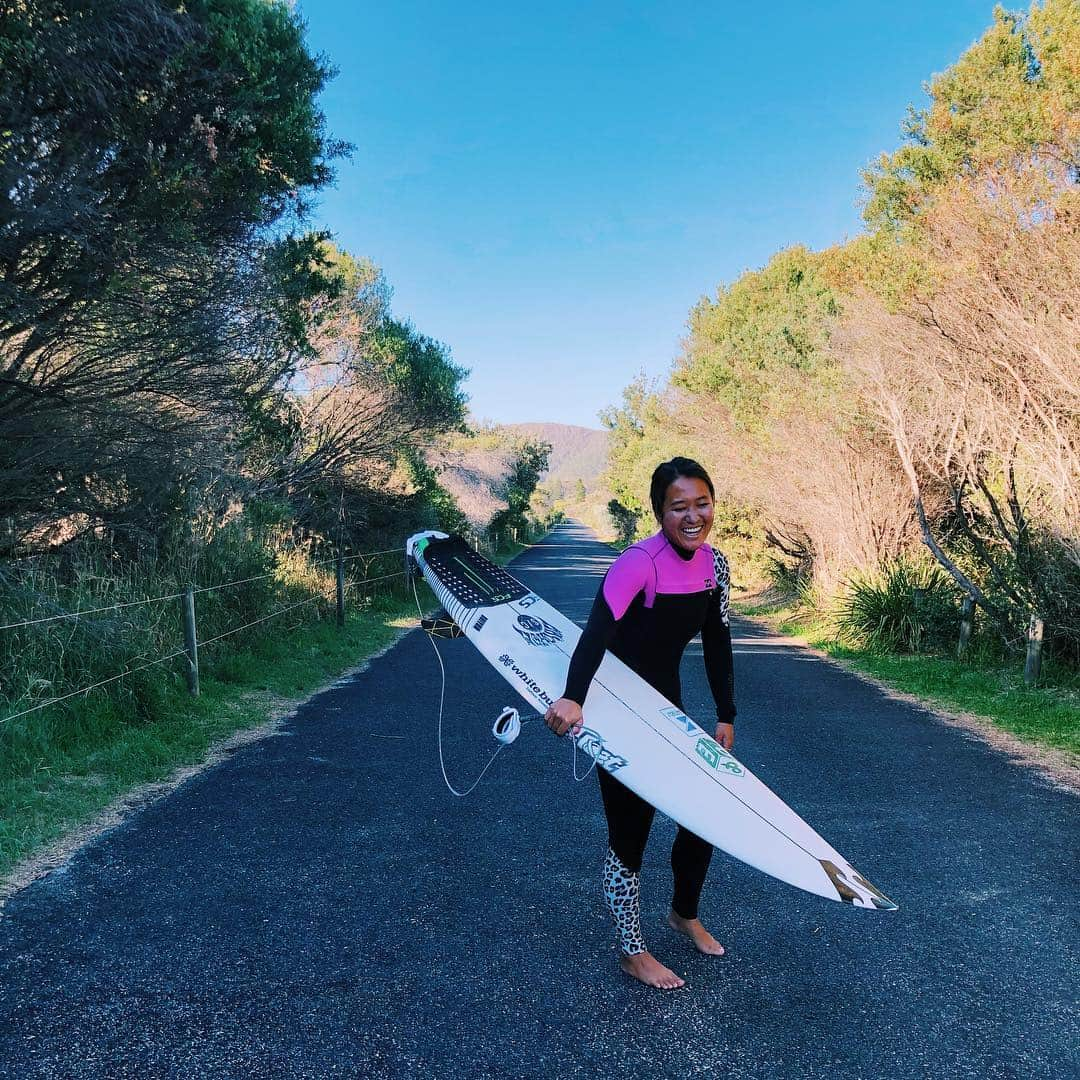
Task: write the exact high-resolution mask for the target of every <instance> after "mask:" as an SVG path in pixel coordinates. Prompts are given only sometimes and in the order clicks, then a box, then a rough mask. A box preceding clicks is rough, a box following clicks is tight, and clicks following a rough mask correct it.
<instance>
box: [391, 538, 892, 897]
mask: <svg viewBox="0 0 1080 1080" xmlns="http://www.w3.org/2000/svg"><path fill="white" fill-rule="evenodd" d="M406 555H407V558H408V559H409V560H410V565H411V566H415V568H416V570H417V571H418V572H419V573H420V574H422V575H423V578H424V580H425V581H426V582H427V583H428V585H429V586H430V587H431V590H432V591H433V592H434V593H435V596H436V597H437V598H438V600H439V603H441V604H442V606H443V608H444V609H445V610H446V613H447V614H448V615H449V616H450V618H451V619H452V620H453V621H454V622H455V623H456V624H457V626H458V627H460V628H461V631H462V632H463V634H464V636H465V637H467V638H468V639H469V641H470V642H472V644H473V645H475V646H476V648H477V649H479V651H480V652H481V653H482V654H483V656H484V657H485V659H487V661H488V662H489V663H490V664H491V665H492V667H494V669H495V670H496V671H497V672H498V673H499V674H500V675H501V676H502V677H503V678H504V679H505V680H506V681H507V682H508V683H509V684H510V685H511V686H512V687H513V688H514V689H515V690H516V691H517V692H518V694H519V695H520V696H521V697H522V698H524V699H525V701H527V702H528V703H529V704H530V705H531V706H533V707H534V708H535V709H536V710H537V711H538V712H540V713H543V712H544V711H545V710H546V709H547V708H548V706H549V705H551V704H552V703H553V702H554V701H555V700H556V699H558V698H559V697H560V696H561V695H562V691H563V688H564V686H565V684H566V672H567V669H568V667H569V664H570V657H571V656H572V655H573V652H574V647H575V646H576V645H577V642H578V639H579V638H580V636H581V630H580V629H579V628H578V627H577V625H576V624H574V623H573V622H571V621H570V620H569V619H567V618H566V617H565V616H564V615H563V614H562V613H561V612H559V611H557V610H556V609H555V608H554V607H552V606H551V605H550V604H549V603H547V602H546V601H545V600H544V599H543V598H542V597H540V596H538V595H537V594H536V593H535V592H533V591H532V590H531V589H529V588H527V587H526V586H525V585H523V584H522V583H521V582H520V581H518V580H517V579H516V578H515V577H513V575H511V574H510V573H509V572H507V571H506V570H505V569H503V568H502V567H499V566H496V565H495V564H494V563H492V562H491V561H490V560H488V559H486V558H484V556H482V555H480V554H479V553H478V552H476V551H474V550H473V549H472V548H471V547H469V545H468V544H467V543H466V542H465V541H464V540H463V539H462V538H461V537H459V536H448V535H447V534H445V533H439V532H430V531H429V532H423V533H417V534H416V535H415V536H412V537H410V538H409V540H408V541H407V542H406ZM582 713H583V717H584V726H583V727H582V729H581V731H580V732H579V733H578V734H577V736H576V737H575V736H570V737H571V738H575V741H576V743H577V746H578V749H579V750H581V751H583V752H584V753H585V754H587V755H588V756H589V757H591V758H592V759H593V760H595V762H596V765H597V767H598V768H601V769H606V770H607V771H608V772H609V773H612V774H613V775H615V776H617V777H618V779H619V780H620V781H621V782H622V783H624V784H625V785H626V786H627V787H628V788H630V789H631V790H632V791H635V792H636V793H637V794H638V795H640V796H641V797H642V798H643V799H645V800H646V801H648V802H649V803H651V804H652V805H653V806H655V807H656V808H657V809H658V810H660V811H661V812H662V813H664V814H666V815H667V816H668V817H669V818H671V819H672V820H674V821H676V822H678V823H679V824H680V825H683V826H684V827H685V828H687V829H689V830H690V831H691V832H693V833H696V834H697V835H698V836H700V837H702V838H703V839H705V840H707V841H708V842H709V843H710V844H712V845H713V846H714V847H718V848H720V849H721V850H722V851H725V852H727V853H728V854H729V855H732V856H734V857H735V858H736V859H740V860H741V861H742V862H745V863H747V864H749V865H750V866H753V867H756V868H757V869H758V870H762V871H764V872H765V873H766V874H771V875H772V876H773V877H775V878H778V879H779V880H781V881H785V882H787V883H788V884H789V885H794V886H796V887H797V888H800V889H804V890H806V891H807V892H810V893H814V894H816V895H818V896H823V897H825V898H826V899H829V900H838V901H842V902H843V903H847V904H851V905H853V906H854V907H858V908H866V909H869V910H876V911H895V910H896V904H894V903H893V902H892V901H891V900H890V899H888V897H886V896H885V895H884V894H883V893H881V892H880V891H879V890H878V889H876V888H875V887H874V886H873V885H871V884H870V882H869V881H867V880H866V878H864V877H863V876H862V875H861V874H860V873H859V872H858V871H857V870H855V868H854V867H853V866H851V864H850V863H848V862H847V860H846V859H844V857H843V856H842V855H840V854H839V852H837V851H836V850H835V849H834V848H832V847H831V846H830V845H829V844H828V843H826V841H825V840H824V839H822V837H821V836H819V835H818V834H817V833H816V832H815V831H814V830H813V829H812V828H811V827H810V826H809V825H808V824H807V823H806V822H805V821H803V819H802V818H801V817H799V815H798V814H797V813H795V811H794V810H792V809H791V807H790V806H788V805H787V804H786V803H785V802H784V801H783V800H782V799H781V798H780V797H779V796H777V795H776V794H774V793H773V792H772V791H771V790H770V789H769V788H768V787H767V786H766V785H765V784H763V783H762V782H761V781H760V780H759V779H758V778H757V777H756V776H754V775H753V773H752V772H751V771H750V770H749V769H748V768H747V767H746V766H745V765H744V764H742V762H740V761H739V760H738V759H737V758H736V757H735V756H734V755H733V754H731V753H729V752H728V751H727V750H725V749H724V748H723V747H722V746H721V745H720V744H719V743H718V742H716V740H715V739H713V738H712V737H711V736H710V735H709V734H708V732H706V731H705V730H704V729H703V728H702V727H700V726H699V725H698V724H697V723H695V722H694V720H692V719H691V718H690V717H689V716H687V715H686V713H684V712H683V711H682V710H681V709H678V708H676V706H675V705H673V704H672V703H671V702H670V701H668V700H667V699H666V698H664V696H663V695H662V694H660V693H659V692H658V691H656V690H654V689H653V688H652V687H651V686H649V684H648V683H647V682H645V680H644V679H642V678H641V677H640V676H639V675H637V674H636V673H635V672H633V671H631V670H630V668H628V667H627V666H626V665H625V664H624V663H623V662H622V661H621V660H619V659H618V658H616V657H615V656H612V655H611V653H607V654H605V656H604V660H603V662H602V663H601V665H600V668H599V670H598V671H597V673H596V677H595V678H594V679H593V682H592V685H591V686H590V688H589V693H588V696H587V697H586V699H585V703H584V705H583V707H582Z"/></svg>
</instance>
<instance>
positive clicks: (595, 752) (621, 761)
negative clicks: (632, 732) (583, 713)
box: [575, 727, 630, 773]
mask: <svg viewBox="0 0 1080 1080" xmlns="http://www.w3.org/2000/svg"><path fill="white" fill-rule="evenodd" d="M575 741H576V742H577V744H578V749H579V750H584V751H585V753H586V754H588V755H589V757H591V758H595V759H596V764H597V765H599V766H600V768H601V769H606V770H607V771H608V772H610V773H613V772H618V771H619V769H621V768H623V767H624V766H626V765H629V764H630V762H628V761H627V760H626V758H624V757H622V755H620V754H615V753H612V751H610V750H609V749H608V748H607V747H606V746H605V745H604V740H603V738H602V737H601V736H600V734H599V733H598V732H595V731H593V729H592V728H587V727H583V728H582V729H581V731H580V732H579V733H578V736H577V738H576V740H575Z"/></svg>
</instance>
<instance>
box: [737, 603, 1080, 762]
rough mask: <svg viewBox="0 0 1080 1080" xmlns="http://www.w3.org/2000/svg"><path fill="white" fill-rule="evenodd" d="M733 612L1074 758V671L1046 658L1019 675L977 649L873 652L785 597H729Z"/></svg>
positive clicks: (1077, 731) (1079, 698)
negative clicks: (1037, 674)
mask: <svg viewBox="0 0 1080 1080" xmlns="http://www.w3.org/2000/svg"><path fill="white" fill-rule="evenodd" d="M732 608H733V609H734V610H735V611H736V612H738V613H739V614H740V615H747V616H756V617H759V618H763V619H765V620H766V621H767V622H768V623H769V625H770V626H771V627H772V628H773V629H774V630H776V631H779V632H780V633H784V634H791V635H796V636H799V637H802V638H804V639H805V640H806V641H807V642H808V643H809V644H810V645H812V646H813V647H814V648H816V649H820V650H821V651H822V652H824V653H826V654H827V655H829V656H831V657H834V658H835V659H837V660H840V661H842V662H843V663H845V664H846V665H849V666H850V667H851V668H853V669H854V670H855V671H860V672H863V673H864V674H867V675H870V676H871V677H873V678H875V679H878V680H880V681H881V682H883V683H885V684H886V685H888V686H890V687H892V688H893V689H896V690H900V691H903V692H905V693H908V694H913V695H915V696H916V697H918V698H920V699H922V700H924V701H926V702H927V703H928V704H931V705H938V706H940V707H941V708H942V709H944V710H945V711H948V712H965V713H972V714H974V715H976V716H980V717H982V718H984V719H986V720H989V721H991V722H992V723H993V724H995V725H996V726H998V727H1000V728H1001V729H1002V730H1003V731H1007V732H1009V733H1010V734H1012V735H1016V736H1017V737H1019V738H1021V739H1025V740H1027V741H1028V742H1031V743H1036V744H1038V745H1041V746H1048V747H1052V748H1054V749H1056V750H1064V751H1067V752H1069V753H1071V754H1075V755H1077V756H1078V757H1077V760H1078V763H1080V674H1078V673H1077V672H1075V671H1070V670H1067V669H1065V668H1062V667H1061V666H1059V665H1054V664H1053V663H1051V662H1047V663H1045V664H1044V666H1043V673H1042V676H1041V678H1040V679H1039V682H1038V683H1037V684H1036V685H1035V686H1033V687H1029V686H1026V685H1025V683H1024V673H1023V660H1022V659H1020V660H1005V661H1002V659H1001V658H1000V657H998V656H995V655H993V654H989V653H987V652H986V651H980V649H979V648H978V645H977V642H973V646H974V647H973V648H972V650H971V653H970V656H969V657H968V658H965V659H963V660H959V659H957V658H956V657H954V656H949V655H945V654H935V653H914V654H898V653H881V652H874V651H872V650H870V649H857V648H852V647H850V646H848V645H845V644H843V643H841V642H839V641H837V639H836V637H835V634H834V632H833V628H832V626H831V623H830V621H829V620H828V618H827V617H826V616H824V615H822V614H821V613H819V612H807V611H806V610H805V609H800V608H799V607H798V606H796V605H794V604H793V603H792V602H791V601H783V600H774V601H771V602H770V601H768V600H767V599H766V600H765V601H764V602H762V601H760V600H758V599H756V598H748V599H747V600H744V601H739V602H733V604H732Z"/></svg>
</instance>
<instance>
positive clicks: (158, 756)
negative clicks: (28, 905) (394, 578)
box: [0, 596, 416, 878]
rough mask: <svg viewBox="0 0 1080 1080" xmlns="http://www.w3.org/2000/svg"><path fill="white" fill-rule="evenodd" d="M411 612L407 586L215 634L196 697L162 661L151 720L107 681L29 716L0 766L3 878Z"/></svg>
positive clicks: (380, 639) (370, 648)
mask: <svg viewBox="0 0 1080 1080" xmlns="http://www.w3.org/2000/svg"><path fill="white" fill-rule="evenodd" d="M410 614H411V615H412V617H413V618H415V615H416V606H415V603H414V602H413V600H412V598H411V596H410V597H409V598H408V599H407V600H406V599H404V598H403V597H401V596H398V597H384V598H382V599H380V600H377V601H375V602H374V603H373V604H372V605H371V606H370V607H368V608H365V609H363V610H360V611H357V610H355V609H354V610H353V611H352V612H351V613H350V615H349V617H348V618H347V620H346V625H345V626H344V628H342V629H340V630H339V629H338V628H337V626H336V625H335V623H334V620H333V617H332V615H331V617H330V618H323V619H321V620H319V621H314V622H307V623H305V624H300V625H298V624H297V621H296V620H295V619H293V620H292V621H291V622H288V621H286V619H287V618H288V617H287V616H286V617H284V618H283V622H282V625H281V626H280V628H279V632H278V633H277V634H274V635H270V636H266V637H263V638H261V639H260V640H259V641H257V642H255V643H254V644H252V645H251V646H250V647H249V648H246V649H245V648H241V649H237V647H236V643H232V644H231V645H230V643H229V642H228V641H226V642H223V643H221V645H218V646H210V647H209V648H208V649H207V650H206V652H205V653H204V654H203V656H202V657H201V658H200V660H201V663H200V668H201V672H200V675H201V678H200V684H201V685H200V690H201V694H200V696H199V697H198V698H193V697H191V696H190V695H189V694H188V693H187V690H186V688H185V687H184V685H183V682H182V679H181V678H180V674H179V672H180V668H179V666H178V663H176V664H175V665H174V666H172V667H170V665H162V668H161V671H162V677H161V678H160V680H159V683H158V686H157V688H156V690H155V694H156V695H157V697H158V700H156V701H155V702H154V705H155V708H154V717H155V718H154V719H153V720H152V721H150V722H143V721H140V720H139V719H138V716H137V711H136V709H135V708H134V707H133V705H134V703H131V702H125V701H124V699H122V698H121V699H117V697H115V696H107V695H104V694H100V693H98V695H97V696H95V694H94V693H91V694H90V695H88V696H87V697H86V698H85V699H80V705H79V708H78V709H71V710H67V711H64V712H61V711H60V710H53V712H55V713H56V715H54V716H52V717H50V716H47V715H45V713H46V712H48V710H46V711H43V713H41V714H37V715H36V716H35V717H34V718H33V720H34V724H33V727H30V726H29V725H25V726H24V728H23V730H21V731H19V732H16V733H14V736H13V737H14V741H15V742H16V743H17V752H9V753H7V754H6V755H5V760H4V767H3V774H2V776H0V878H3V877H5V876H6V875H7V874H8V873H10V871H11V870H12V868H13V867H14V866H15V865H16V864H17V863H18V862H19V861H20V860H22V859H24V858H26V857H27V856H28V855H30V854H32V853H33V852H35V851H37V850H39V849H40V848H42V847H43V846H45V845H47V844H49V843H50V842H52V841H54V840H57V839H58V838H60V837H61V836H63V835H64V834H65V833H66V832H68V831H69V830H71V829H73V828H74V827H76V826H78V825H80V824H82V823H84V822H86V821H88V820H90V819H92V818H93V817H94V816H95V815H97V814H98V813H99V812H100V811H102V810H103V809H104V808H105V807H106V806H108V805H109V803H110V802H112V801H113V800H114V799H116V798H117V797H118V796H121V795H123V794H125V793H127V792H129V791H131V790H132V789H133V788H135V787H137V786H139V785H141V784H145V783H149V782H152V781H159V780H163V779H165V778H167V777H168V776H169V775H170V774H172V773H173V772H174V771H175V770H176V769H177V768H179V767H181V766H185V765H195V764H198V763H200V762H202V761H203V760H205V758H206V756H207V754H208V752H209V751H210V749H211V747H212V746H213V745H214V744H215V743H216V742H218V741H220V740H221V739H223V738H225V737H226V736H228V735H231V734H233V733H234V732H237V731H240V730H242V729H245V728H250V727H253V726H255V725H257V724H260V723H263V722H264V721H265V720H266V719H267V718H268V716H269V715H270V714H271V712H272V711H273V710H274V709H276V708H282V707H288V705H290V704H292V703H295V702H296V701H298V700H303V698H305V697H306V696H308V695H310V694H311V693H312V692H313V691H314V690H316V689H317V688H318V687H320V686H321V685H323V684H325V683H326V682H328V681H330V680H331V679H333V678H334V677H335V676H337V675H339V674H340V673H341V672H342V671H344V670H347V669H348V668H350V667H352V666H354V665H355V664H357V663H359V662H360V661H362V660H363V659H365V658H366V657H368V656H370V655H371V654H372V653H374V652H377V651H378V650H379V649H380V648H382V647H384V646H385V645H387V644H389V643H390V642H391V641H392V640H393V639H394V637H395V635H397V634H398V633H399V632H400V630H401V629H402V628H403V627H405V626H407V625H408V624H409V616H410ZM226 646H227V647H228V650H226ZM125 706H127V707H125ZM10 738H11V737H10V736H9V739H10ZM9 750H10V745H9Z"/></svg>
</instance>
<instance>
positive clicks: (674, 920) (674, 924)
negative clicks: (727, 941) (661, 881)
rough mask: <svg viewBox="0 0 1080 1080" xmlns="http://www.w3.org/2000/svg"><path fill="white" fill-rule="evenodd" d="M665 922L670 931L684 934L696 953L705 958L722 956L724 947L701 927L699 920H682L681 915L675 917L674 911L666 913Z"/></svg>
mask: <svg viewBox="0 0 1080 1080" xmlns="http://www.w3.org/2000/svg"><path fill="white" fill-rule="evenodd" d="M667 921H668V926H670V927H671V929H672V930H678V931H679V933H680V934H685V935H686V936H687V937H688V938H689V939H690V940H691V941H692V942H693V943H694V948H696V949H697V951H698V952H700V953H704V954H705V955H706V956H723V955H724V946H723V945H721V944H720V942H719V941H717V940H716V938H714V937H713V936H712V934H710V933H709V931H708V930H706V929H705V927H704V926H702V925H701V920H700V919H684V918H683V917H682V916H681V915H676V914H675V912H674V911H671V912H668V917H667Z"/></svg>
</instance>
